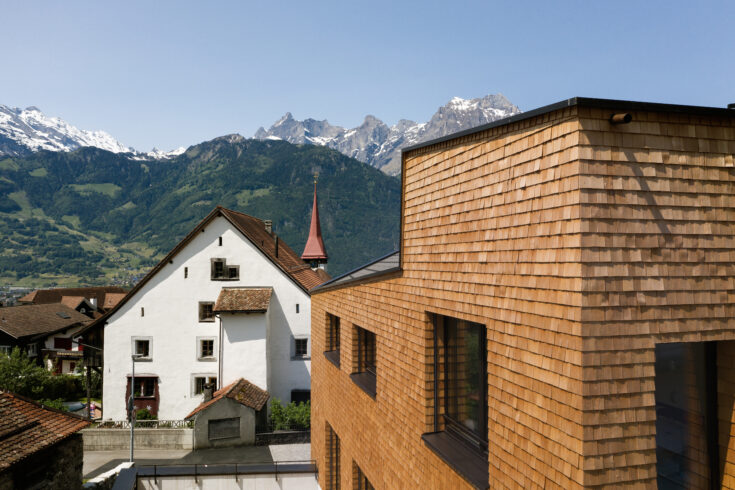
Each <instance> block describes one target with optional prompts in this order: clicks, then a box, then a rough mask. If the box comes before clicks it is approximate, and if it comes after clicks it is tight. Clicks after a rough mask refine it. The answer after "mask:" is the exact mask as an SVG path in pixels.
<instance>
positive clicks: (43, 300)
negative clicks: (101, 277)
mask: <svg viewBox="0 0 735 490" xmlns="http://www.w3.org/2000/svg"><path fill="white" fill-rule="evenodd" d="M125 292H126V291H125V289H123V288H121V287H120V286H95V287H88V288H54V289H36V290H35V291H31V292H30V293H28V294H26V295H25V296H23V297H22V298H19V299H18V302H19V303H32V304H35V305H43V304H47V303H60V302H61V298H62V297H63V296H81V297H83V298H87V299H89V300H91V299H92V298H97V304H98V305H101V304H103V303H104V301H105V295H106V294H108V293H123V294H124V293H125Z"/></svg>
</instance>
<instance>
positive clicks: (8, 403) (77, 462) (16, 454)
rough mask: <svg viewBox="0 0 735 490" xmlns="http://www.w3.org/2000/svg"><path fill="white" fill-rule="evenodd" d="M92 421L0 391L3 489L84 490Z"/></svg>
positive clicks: (1, 483)
mask: <svg viewBox="0 0 735 490" xmlns="http://www.w3.org/2000/svg"><path fill="white" fill-rule="evenodd" d="M88 425H89V421H87V420H85V419H83V418H82V417H79V416H77V415H72V414H69V413H65V412H61V411H59V410H54V409H51V408H48V407H44V406H42V405H39V404H38V403H36V402H34V401H31V400H27V399H25V398H23V397H21V396H18V395H14V394H12V393H7V392H2V391H0V489H2V490H12V489H16V488H81V486H82V456H83V444H82V435H81V434H80V433H79V431H80V430H81V429H83V428H85V427H87V426H88Z"/></svg>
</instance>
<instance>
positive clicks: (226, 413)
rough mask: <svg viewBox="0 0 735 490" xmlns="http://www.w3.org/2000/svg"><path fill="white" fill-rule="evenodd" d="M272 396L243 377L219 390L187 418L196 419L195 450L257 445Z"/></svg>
mask: <svg viewBox="0 0 735 490" xmlns="http://www.w3.org/2000/svg"><path fill="white" fill-rule="evenodd" d="M268 398H270V395H269V394H268V392H267V391H265V390H263V389H261V388H259V387H258V386H256V385H254V384H253V383H251V382H249V381H247V380H246V379H243V378H240V379H239V380H238V381H235V382H234V383H232V384H230V385H228V386H225V387H224V388H222V389H220V390H218V391H216V392H215V393H214V394H213V395H212V398H211V399H209V400H206V401H204V402H203V403H202V404H201V405H199V406H198V407H197V408H196V409H195V410H194V411H193V412H191V413H190V414H189V415H188V416H187V417H186V420H193V421H194V449H204V448H208V447H224V446H240V445H248V444H254V443H255V427H256V425H258V424H260V423H263V422H265V417H266V409H265V407H266V403H267V402H268Z"/></svg>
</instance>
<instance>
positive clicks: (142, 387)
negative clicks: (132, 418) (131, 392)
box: [135, 378, 156, 398]
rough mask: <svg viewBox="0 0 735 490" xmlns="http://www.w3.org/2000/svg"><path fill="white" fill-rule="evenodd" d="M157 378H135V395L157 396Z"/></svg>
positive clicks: (137, 396)
mask: <svg viewBox="0 0 735 490" xmlns="http://www.w3.org/2000/svg"><path fill="white" fill-rule="evenodd" d="M155 388H156V380H155V378H135V397H136V398H153V397H154V396H155V393H156V391H155Z"/></svg>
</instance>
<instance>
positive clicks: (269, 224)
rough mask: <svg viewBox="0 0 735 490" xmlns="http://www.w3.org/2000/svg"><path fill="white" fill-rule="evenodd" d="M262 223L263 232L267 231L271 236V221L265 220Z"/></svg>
mask: <svg viewBox="0 0 735 490" xmlns="http://www.w3.org/2000/svg"><path fill="white" fill-rule="evenodd" d="M263 223H265V231H267V232H268V233H270V234H273V221H271V220H269V219H266V220H263Z"/></svg>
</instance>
